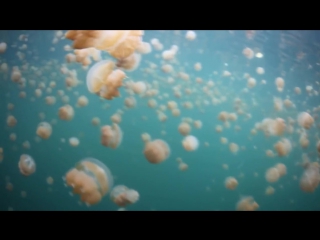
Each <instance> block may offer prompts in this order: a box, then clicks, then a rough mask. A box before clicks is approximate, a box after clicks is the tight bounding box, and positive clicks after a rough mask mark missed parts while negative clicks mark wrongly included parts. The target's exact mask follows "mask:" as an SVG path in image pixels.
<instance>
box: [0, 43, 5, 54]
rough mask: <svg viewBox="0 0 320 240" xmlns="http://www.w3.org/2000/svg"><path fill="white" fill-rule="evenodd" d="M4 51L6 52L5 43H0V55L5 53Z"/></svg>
mask: <svg viewBox="0 0 320 240" xmlns="http://www.w3.org/2000/svg"><path fill="white" fill-rule="evenodd" d="M6 50H7V44H6V43H5V42H1V43H0V54H3V53H5V51H6Z"/></svg>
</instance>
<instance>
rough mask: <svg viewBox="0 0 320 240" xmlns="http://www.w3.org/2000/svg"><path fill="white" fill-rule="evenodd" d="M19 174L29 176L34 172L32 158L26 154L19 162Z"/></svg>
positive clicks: (34, 165)
mask: <svg viewBox="0 0 320 240" xmlns="http://www.w3.org/2000/svg"><path fill="white" fill-rule="evenodd" d="M18 166H19V169H20V173H21V174H23V175H24V176H30V175H31V174H33V173H34V172H35V171H36V163H35V161H34V160H33V158H32V157H31V156H29V155H27V154H22V155H21V156H20V160H19V164H18Z"/></svg>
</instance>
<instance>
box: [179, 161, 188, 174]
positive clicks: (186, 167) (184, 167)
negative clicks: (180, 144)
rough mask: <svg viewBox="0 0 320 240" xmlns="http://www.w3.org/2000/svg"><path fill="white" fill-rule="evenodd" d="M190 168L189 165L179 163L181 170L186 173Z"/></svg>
mask: <svg viewBox="0 0 320 240" xmlns="http://www.w3.org/2000/svg"><path fill="white" fill-rule="evenodd" d="M188 168H189V166H188V164H186V163H184V162H180V163H179V170H180V171H182V172H184V171H187V170H188Z"/></svg>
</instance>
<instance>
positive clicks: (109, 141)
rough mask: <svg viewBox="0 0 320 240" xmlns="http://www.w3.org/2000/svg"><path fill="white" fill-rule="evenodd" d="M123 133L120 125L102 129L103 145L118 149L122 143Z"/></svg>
mask: <svg viewBox="0 0 320 240" xmlns="http://www.w3.org/2000/svg"><path fill="white" fill-rule="evenodd" d="M122 137H123V133H122V131H121V128H120V127H119V125H118V124H116V123H113V124H112V126H109V125H105V126H103V127H102V128H101V144H102V145H103V146H105V147H110V148H112V149H116V148H117V147H119V146H120V144H121V142H122Z"/></svg>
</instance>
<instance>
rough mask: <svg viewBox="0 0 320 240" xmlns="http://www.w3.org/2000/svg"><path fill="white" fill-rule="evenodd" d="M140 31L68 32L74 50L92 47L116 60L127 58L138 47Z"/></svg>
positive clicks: (140, 38) (141, 32)
mask: <svg viewBox="0 0 320 240" xmlns="http://www.w3.org/2000/svg"><path fill="white" fill-rule="evenodd" d="M142 35H143V31H142V30H69V31H68V32H67V33H66V35H65V36H66V38H67V39H70V40H72V41H73V48H74V49H83V48H89V47H94V48H96V49H99V50H104V51H107V52H108V53H109V54H110V55H111V56H113V57H115V58H117V59H123V58H126V57H129V56H130V55H131V54H133V53H134V51H135V50H136V49H137V48H138V47H139V46H140V44H141V41H142Z"/></svg>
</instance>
